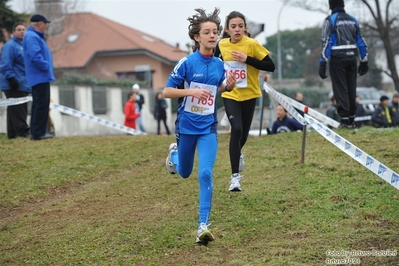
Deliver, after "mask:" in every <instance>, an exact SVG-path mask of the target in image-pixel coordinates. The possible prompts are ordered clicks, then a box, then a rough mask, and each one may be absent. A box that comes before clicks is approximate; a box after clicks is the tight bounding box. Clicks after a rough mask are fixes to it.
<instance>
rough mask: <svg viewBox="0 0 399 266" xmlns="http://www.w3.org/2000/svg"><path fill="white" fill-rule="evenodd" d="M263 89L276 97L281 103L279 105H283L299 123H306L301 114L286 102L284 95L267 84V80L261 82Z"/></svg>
mask: <svg viewBox="0 0 399 266" xmlns="http://www.w3.org/2000/svg"><path fill="white" fill-rule="evenodd" d="M263 89H264V90H265V91H266V92H267V93H269V94H270V95H271V96H272V97H273V98H274V99H276V100H277V101H278V102H279V104H281V106H283V107H284V109H285V110H287V112H288V113H290V114H291V115H292V116H293V117H294V118H295V119H296V120H297V121H298V122H299V123H301V124H302V125H306V121H305V119H303V116H301V115H300V114H299V113H298V111H297V110H295V108H294V107H292V105H290V104H289V103H288V102H287V100H286V97H284V95H283V94H281V93H278V92H277V91H276V90H274V89H273V88H272V87H270V85H269V84H267V82H265V83H264V84H263ZM287 98H288V97H287ZM288 99H289V98H288Z"/></svg>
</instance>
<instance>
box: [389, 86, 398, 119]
mask: <svg viewBox="0 0 399 266" xmlns="http://www.w3.org/2000/svg"><path fill="white" fill-rule="evenodd" d="M389 107H390V108H391V112H392V116H394V123H395V125H396V126H399V93H395V94H394V95H393V96H392V102H391V104H390V106H389Z"/></svg>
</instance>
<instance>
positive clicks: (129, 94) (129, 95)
mask: <svg viewBox="0 0 399 266" xmlns="http://www.w3.org/2000/svg"><path fill="white" fill-rule="evenodd" d="M135 93H136V92H134V91H129V93H128V94H127V99H128V100H129V99H130V97H132V95H133V94H135Z"/></svg>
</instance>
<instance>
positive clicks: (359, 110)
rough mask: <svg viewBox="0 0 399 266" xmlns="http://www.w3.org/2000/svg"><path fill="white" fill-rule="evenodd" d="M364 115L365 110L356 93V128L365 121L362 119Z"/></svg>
mask: <svg viewBox="0 0 399 266" xmlns="http://www.w3.org/2000/svg"><path fill="white" fill-rule="evenodd" d="M365 116H366V110H364V107H363V105H362V104H361V103H360V96H359V95H356V118H358V119H359V120H358V121H355V127H356V128H360V127H362V126H363V125H364V124H365V123H366V122H365V120H363V119H364V117H365ZM355 120H356V119H355Z"/></svg>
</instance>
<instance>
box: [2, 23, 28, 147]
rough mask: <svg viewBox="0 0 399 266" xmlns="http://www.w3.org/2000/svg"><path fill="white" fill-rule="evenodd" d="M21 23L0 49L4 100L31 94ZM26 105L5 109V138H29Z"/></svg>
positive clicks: (23, 27) (11, 106)
mask: <svg viewBox="0 0 399 266" xmlns="http://www.w3.org/2000/svg"><path fill="white" fill-rule="evenodd" d="M25 30H26V28H25V26H24V24H23V23H16V24H14V26H13V29H12V34H13V36H12V38H11V39H10V40H9V41H7V42H6V43H5V44H4V45H3V47H2V49H1V62H0V72H1V77H0V87H1V90H2V91H3V92H4V94H5V95H6V98H7V99H8V98H20V97H26V96H28V95H29V93H30V92H31V88H30V87H29V86H28V82H27V81H26V75H25V62H24V50H23V46H22V39H23V37H24V35H25ZM27 117H28V103H27V102H26V103H22V104H18V105H10V106H8V107H7V137H8V138H9V139H13V138H16V137H22V138H26V137H29V126H28V123H27V122H26V120H27Z"/></svg>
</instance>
